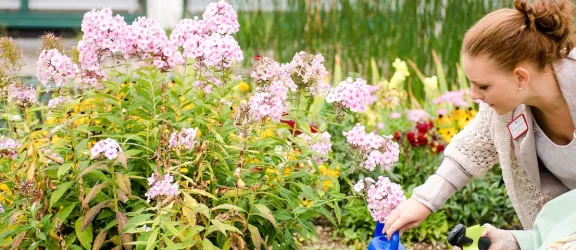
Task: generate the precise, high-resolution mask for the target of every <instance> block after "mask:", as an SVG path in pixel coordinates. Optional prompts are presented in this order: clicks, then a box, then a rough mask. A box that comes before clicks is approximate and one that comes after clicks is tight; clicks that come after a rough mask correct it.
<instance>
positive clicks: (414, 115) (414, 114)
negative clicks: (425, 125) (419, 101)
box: [408, 109, 430, 122]
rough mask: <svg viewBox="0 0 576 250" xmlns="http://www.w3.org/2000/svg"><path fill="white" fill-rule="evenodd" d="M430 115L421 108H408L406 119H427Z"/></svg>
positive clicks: (417, 120)
mask: <svg viewBox="0 0 576 250" xmlns="http://www.w3.org/2000/svg"><path fill="white" fill-rule="evenodd" d="M428 119H430V115H429V114H428V113H427V112H426V111H424V110H422V109H412V110H408V120H409V121H411V122H419V121H427V120H428Z"/></svg>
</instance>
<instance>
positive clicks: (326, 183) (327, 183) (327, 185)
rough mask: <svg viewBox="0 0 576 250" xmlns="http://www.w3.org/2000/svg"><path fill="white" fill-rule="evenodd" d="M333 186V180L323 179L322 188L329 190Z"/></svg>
mask: <svg viewBox="0 0 576 250" xmlns="http://www.w3.org/2000/svg"><path fill="white" fill-rule="evenodd" d="M330 188H332V181H331V180H323V181H322V190H324V191H328V189H330Z"/></svg>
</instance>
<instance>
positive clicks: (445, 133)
mask: <svg viewBox="0 0 576 250" xmlns="http://www.w3.org/2000/svg"><path fill="white" fill-rule="evenodd" d="M456 133H458V130H456V128H454V127H450V128H441V129H439V130H438V134H440V137H441V138H442V140H443V141H445V142H446V143H450V141H451V140H452V137H453V136H454V135H456Z"/></svg>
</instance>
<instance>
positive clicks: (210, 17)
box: [202, 0, 240, 35]
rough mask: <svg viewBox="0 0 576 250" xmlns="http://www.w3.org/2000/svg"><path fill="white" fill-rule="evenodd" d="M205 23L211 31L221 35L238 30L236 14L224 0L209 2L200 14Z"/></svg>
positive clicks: (230, 33)
mask: <svg viewBox="0 0 576 250" xmlns="http://www.w3.org/2000/svg"><path fill="white" fill-rule="evenodd" d="M202 18H203V19H204V22H205V25H206V26H207V27H209V29H210V30H212V32H215V33H218V34H222V35H227V34H229V35H232V34H235V33H236V32H238V30H240V24H238V15H237V14H236V11H235V10H234V8H232V5H230V4H229V3H227V2H226V1H224V0H220V1H219V2H217V3H210V4H209V5H208V7H206V10H205V11H204V13H203V14H202Z"/></svg>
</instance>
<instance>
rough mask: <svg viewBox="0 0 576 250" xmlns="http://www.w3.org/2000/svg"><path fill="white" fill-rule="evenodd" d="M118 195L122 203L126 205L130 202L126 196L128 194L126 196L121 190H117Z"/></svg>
mask: <svg viewBox="0 0 576 250" xmlns="http://www.w3.org/2000/svg"><path fill="white" fill-rule="evenodd" d="M116 194H117V195H118V199H119V200H120V201H121V202H124V203H126V202H127V201H128V197H127V196H126V194H124V191H122V190H121V189H116Z"/></svg>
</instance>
